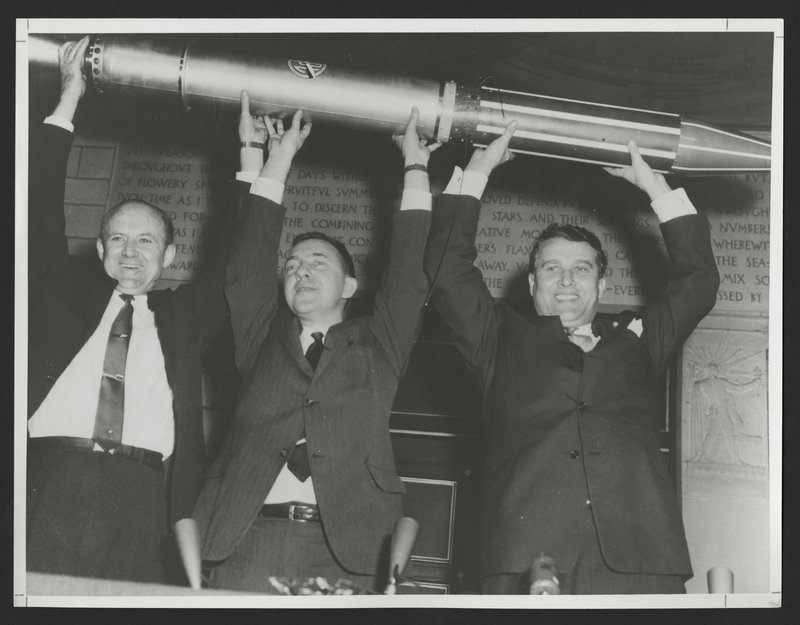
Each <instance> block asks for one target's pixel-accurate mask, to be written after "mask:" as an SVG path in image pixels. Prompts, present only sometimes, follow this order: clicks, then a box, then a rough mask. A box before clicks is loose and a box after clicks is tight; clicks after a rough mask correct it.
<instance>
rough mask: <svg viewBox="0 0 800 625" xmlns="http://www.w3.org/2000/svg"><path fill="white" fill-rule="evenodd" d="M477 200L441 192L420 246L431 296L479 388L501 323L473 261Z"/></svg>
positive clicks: (487, 376) (485, 381)
mask: <svg viewBox="0 0 800 625" xmlns="http://www.w3.org/2000/svg"><path fill="white" fill-rule="evenodd" d="M480 208H481V206H480V201H479V200H478V199H476V198H475V197H473V196H469V195H461V196H456V195H450V194H444V195H442V196H440V198H439V201H438V203H437V206H436V208H435V209H434V211H433V221H432V223H431V232H430V236H429V238H428V246H427V248H426V250H425V272H426V273H427V274H428V279H429V280H430V282H431V289H432V301H433V304H434V306H435V307H436V310H437V311H438V312H439V314H440V315H441V316H442V319H444V321H445V323H447V325H448V326H449V327H450V330H451V332H452V335H453V340H454V342H455V344H456V347H457V348H458V350H459V352H460V353H461V355H462V356H463V358H464V360H465V361H466V364H467V367H468V368H469V369H470V370H471V371H473V372H475V373H476V375H477V377H478V383H479V386H480V389H481V391H482V392H483V391H485V390H486V389H487V388H488V385H489V383H490V381H491V379H492V375H493V371H494V362H495V353H496V348H497V332H498V328H499V326H500V323H501V318H500V312H499V310H498V308H497V307H496V306H495V302H494V298H493V297H492V294H491V293H490V292H489V289H488V288H487V287H486V285H485V284H484V282H483V275H482V274H481V272H480V270H479V269H478V268H477V267H475V265H474V262H475V258H476V257H477V249H476V248H475V236H476V233H477V229H478V219H479V217H480Z"/></svg>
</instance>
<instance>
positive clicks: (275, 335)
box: [195, 94, 434, 592]
mask: <svg viewBox="0 0 800 625" xmlns="http://www.w3.org/2000/svg"><path fill="white" fill-rule="evenodd" d="M417 118H418V113H417V112H416V110H415V111H414V112H413V113H412V115H411V119H410V120H409V124H408V127H407V129H406V133H405V136H404V137H402V138H397V139H396V141H397V142H398V145H400V147H401V150H402V153H403V156H404V158H405V162H406V165H407V166H410V167H406V172H405V188H404V192H403V199H402V202H401V207H400V211H399V212H398V213H397V214H396V215H395V216H394V219H393V229H392V242H391V253H390V260H389V266H388V267H387V270H386V272H385V274H384V276H383V279H382V281H381V285H380V287H379V289H378V292H377V293H376V296H375V307H374V310H373V313H372V315H369V316H362V317H356V318H348V317H347V315H346V308H347V301H348V300H349V298H350V297H352V295H353V294H354V293H355V291H356V288H357V282H356V278H355V270H354V266H353V261H352V259H351V257H350V254H349V253H348V252H347V250H346V248H345V247H344V245H342V243H341V242H340V241H338V240H337V239H335V238H333V237H330V236H328V235H326V234H324V233H320V232H308V233H304V234H301V235H299V236H298V237H296V238H295V240H294V242H293V245H292V248H291V250H290V251H289V254H288V256H287V257H286V261H285V263H284V267H283V285H282V290H283V298H282V300H283V301H282V302H281V298H280V296H279V289H278V286H279V285H278V281H277V280H276V279H275V276H274V267H275V266H276V264H277V260H278V245H279V241H280V234H281V230H282V225H283V218H284V214H285V210H284V209H283V208H282V207H281V206H280V205H279V202H280V200H281V196H282V191H283V182H284V181H285V179H286V174H287V173H288V171H289V168H290V166H291V160H292V158H293V157H294V154H295V153H296V152H297V150H298V149H299V148H300V146H301V145H302V144H303V142H304V141H305V139H306V137H307V136H308V134H309V126H308V125H307V124H306V125H302V113H301V112H297V113H296V114H295V115H294V117H293V119H292V122H291V126H289V128H288V129H287V128H284V125H283V123H282V122H280V121H277V122H275V123H274V125H273V122H272V121H270V120H261V121H260V122H259V121H258V120H254V121H253V122H252V124H253V125H251V121H250V120H251V119H252V116H251V115H250V111H249V102H248V100H247V96H246V94H243V98H242V117H241V124H240V140H241V141H243V142H245V143H246V142H247V141H251V140H252V139H251V132H252V131H253V129H255V128H263V132H264V138H266V137H267V136H268V137H269V145H268V147H269V156H268V158H267V162H266V163H265V164H264V166H263V167H262V169H261V171H260V173H259V175H258V177H257V178H256V180H255V182H254V183H253V185H252V188H251V190H250V194H249V197H248V201H247V204H246V206H245V209H244V211H243V214H242V215H241V221H240V225H239V228H238V230H237V234H236V236H235V238H234V242H233V253H232V255H231V258H230V260H229V264H228V278H227V296H228V301H229V304H230V309H231V318H232V325H233V328H234V338H235V342H236V357H237V364H238V366H239V368H240V369H241V373H242V379H243V385H242V388H241V392H240V397H239V403H238V406H237V408H236V411H235V415H234V420H233V422H232V424H231V427H230V430H229V432H228V434H227V436H226V440H225V441H224V443H223V445H222V449H221V452H220V457H219V458H218V459H217V461H216V462H214V463H213V465H212V466H211V468H210V469H209V471H208V473H207V476H206V483H205V485H204V488H203V492H202V494H201V497H200V500H199V502H198V505H197V508H196V510H195V517H196V518H197V519H198V523H199V526H200V528H201V535H202V536H203V548H202V555H203V559H204V560H206V562H207V563H209V564H210V565H212V566H213V571H212V578H211V580H212V583H213V584H214V585H215V586H218V587H223V588H231V589H237V590H246V591H256V592H258V591H268V590H271V589H272V586H271V585H270V583H269V579H268V578H269V577H270V576H277V577H293V578H300V579H304V578H308V577H312V576H321V577H327V578H329V579H332V580H336V579H338V578H340V577H341V578H349V579H351V580H354V581H356V582H357V583H358V584H359V585H361V586H363V587H375V586H376V574H377V573H378V570H377V567H378V560H379V553H380V550H381V546H382V543H384V542H385V541H386V539H387V538H388V537H389V535H390V534H391V532H392V530H393V528H394V525H395V523H396V521H397V519H398V518H399V517H400V516H401V511H402V495H403V493H404V492H405V488H404V486H403V483H402V481H401V480H400V478H399V477H398V476H397V473H396V471H395V466H394V457H393V454H392V448H391V442H390V438H389V426H388V421H389V415H390V409H391V405H392V401H393V399H394V394H395V390H396V388H397V385H398V382H399V380H400V377H401V375H402V373H403V371H404V369H405V366H406V362H407V360H408V357H409V354H410V352H411V348H412V346H413V343H414V340H415V338H416V336H417V334H418V331H419V327H420V321H421V311H422V305H423V302H424V299H425V295H426V291H427V280H426V278H425V275H424V273H423V271H422V253H423V248H424V245H425V240H426V237H427V232H428V226H429V221H430V210H429V209H430V201H431V200H430V191H429V187H428V176H427V171H426V167H425V166H426V165H427V162H428V158H429V156H430V152H431V151H432V149H433V147H434V146H431V147H429V146H426V145H425V144H424V142H421V141H420V140H419V139H418V138H417V136H416V124H417ZM260 138H261V137H256V140H258V139H260ZM243 157H244V158H243V166H246V164H245V163H244V160H245V158H246V159H247V160H248V161H249V159H250V157H251V155H249V154H245V153H243ZM251 162H252V161H251Z"/></svg>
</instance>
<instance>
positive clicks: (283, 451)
mask: <svg viewBox="0 0 800 625" xmlns="http://www.w3.org/2000/svg"><path fill="white" fill-rule="evenodd" d="M288 457H289V450H288V449H281V458H288Z"/></svg>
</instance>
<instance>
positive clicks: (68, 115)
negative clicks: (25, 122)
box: [53, 35, 89, 122]
mask: <svg viewBox="0 0 800 625" xmlns="http://www.w3.org/2000/svg"><path fill="white" fill-rule="evenodd" d="M88 45H89V36H88V35H87V36H86V37H83V38H82V39H79V40H78V41H67V42H66V43H63V44H61V46H60V47H59V48H58V68H59V70H60V72H61V96H60V97H59V99H58V104H57V105H56V108H55V110H54V111H53V115H54V116H56V117H60V118H61V119H64V120H66V121H68V122H72V118H73V117H74V116H75V110H76V109H77V108H78V102H79V101H80V99H81V98H82V97H83V94H84V93H86V78H85V77H84V75H83V58H84V56H85V55H86V47H87V46H88Z"/></svg>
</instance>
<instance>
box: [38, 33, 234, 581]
mask: <svg viewBox="0 0 800 625" xmlns="http://www.w3.org/2000/svg"><path fill="white" fill-rule="evenodd" d="M87 43H88V38H86V37H85V38H83V39H81V40H80V41H77V42H71V43H66V44H64V45H63V46H62V47H61V49H60V50H59V63H60V69H61V84H62V89H61V95H60V99H59V102H58V104H57V106H56V108H55V110H54V112H53V114H52V115H51V116H49V117H48V118H47V119H46V120H45V123H44V125H43V127H42V128H41V129H39V128H37V129H35V130H36V132H35V133H34V134H36V135H40V136H34V137H32V143H31V161H30V179H29V180H30V181H29V215H30V220H29V232H30V239H29V241H30V243H29V254H28V261H29V328H28V331H29V338H28V415H29V418H28V434H29V438H28V452H27V458H28V463H27V501H26V509H27V531H26V545H27V551H26V553H27V568H28V570H30V571H37V572H47V573H58V574H70V575H79V576H87V577H102V578H116V579H129V580H137V581H149V582H163V581H166V567H165V548H166V545H167V537H168V534H169V527H171V526H172V524H173V523H174V522H175V521H177V520H179V519H181V518H185V517H188V516H189V515H190V514H191V512H192V509H193V507H194V503H195V500H196V498H197V494H198V492H199V490H200V485H201V481H202V474H203V470H204V468H205V466H206V460H205V449H204V440H203V416H202V403H201V401H202V400H201V397H202V394H201V356H202V354H203V352H204V350H205V347H206V346H207V345H208V343H209V342H210V341H211V339H212V338H213V337H214V336H215V335H216V334H217V332H218V331H219V330H221V329H222V328H223V327H224V324H225V321H226V316H227V311H226V305H225V297H224V291H223V287H222V281H223V276H222V272H223V264H222V263H217V265H218V266H214V265H212V268H211V270H210V275H209V277H208V279H204V280H199V281H197V282H195V283H192V284H186V285H182V286H181V287H179V288H178V289H177V290H175V291H171V290H154V287H155V283H156V281H157V280H158V278H159V277H160V275H161V272H162V270H163V269H164V268H165V267H167V266H169V264H170V263H171V262H172V260H173V258H174V256H175V246H174V244H173V242H172V239H173V225H172V222H171V221H170V218H169V216H168V215H167V214H166V213H165V212H164V211H162V210H160V209H159V208H157V207H155V206H152V205H150V204H148V203H146V202H143V201H139V200H128V201H124V202H122V203H121V204H118V205H116V206H114V207H112V208H111V209H109V210H108V212H107V213H106V214H105V216H104V218H103V221H102V225H101V231H100V234H99V237H98V239H97V254H98V256H99V257H100V260H101V261H102V263H98V261H97V259H94V258H91V257H81V256H72V255H70V254H69V252H68V250H67V240H66V237H65V234H64V228H65V217H64V190H65V175H66V168H67V160H68V156H69V152H70V146H71V143H72V129H73V125H72V119H73V116H74V114H75V111H76V108H77V105H78V103H79V101H80V99H81V98H82V96H83V94H84V91H85V79H84V76H83V74H82V72H81V67H82V63H83V58H84V54H85V50H86V46H87Z"/></svg>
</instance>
